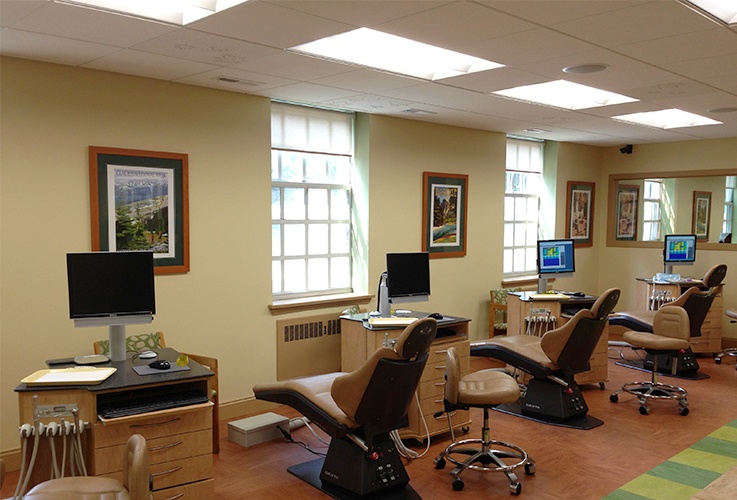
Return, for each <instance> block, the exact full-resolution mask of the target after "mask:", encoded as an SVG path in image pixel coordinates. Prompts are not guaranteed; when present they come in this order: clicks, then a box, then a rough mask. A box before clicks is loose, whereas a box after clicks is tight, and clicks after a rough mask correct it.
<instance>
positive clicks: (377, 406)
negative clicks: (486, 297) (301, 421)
mask: <svg viewBox="0 0 737 500" xmlns="http://www.w3.org/2000/svg"><path fill="white" fill-rule="evenodd" d="M436 331H437V322H436V321H435V320H434V319H432V318H422V319H418V320H417V321H414V322H413V323H412V324H410V325H408V326H407V327H406V328H405V329H404V330H403V332H402V333H401V335H400V336H399V338H398V339H397V341H396V343H395V344H394V345H393V346H385V347H382V348H380V349H378V350H377V351H376V352H374V353H373V354H372V355H371V356H370V357H369V359H368V360H366V362H365V363H364V364H363V365H362V366H361V367H359V368H358V369H357V370H355V371H353V372H350V373H344V372H337V373H329V374H325V375H315V376H309V377H301V378H296V379H291V380H286V381H283V382H274V383H267V384H260V385H257V386H255V387H254V388H253V392H254V394H255V396H256V399H261V400H265V401H272V402H275V403H281V404H286V405H289V406H291V407H292V408H294V409H295V410H297V411H299V412H300V413H301V414H302V415H304V416H305V417H307V418H309V419H310V420H311V421H312V422H313V423H314V424H316V425H317V426H319V427H320V428H321V429H322V430H324V431H325V432H326V433H327V434H328V435H329V436H330V437H331V438H332V439H331V441H330V446H329V447H328V452H327V456H326V457H325V459H324V461H323V459H317V460H314V461H312V462H308V463H306V464H299V465H296V466H292V467H290V468H289V469H288V470H289V472H291V473H293V474H294V475H296V476H297V477H300V478H302V479H304V480H305V481H307V482H309V483H310V484H312V485H313V486H315V487H317V488H319V489H321V490H323V491H325V492H326V493H328V494H330V495H332V496H335V495H337V494H346V493H347V494H348V495H350V496H353V497H364V496H369V495H379V494H393V493H394V492H395V491H398V492H401V490H403V489H404V490H405V492H407V491H411V492H413V491H412V489H411V487H410V486H409V485H408V483H409V476H408V475H407V472H406V470H405V468H404V465H403V463H402V460H401V457H400V456H399V453H398V451H397V449H396V447H395V445H394V443H393V441H392V439H391V437H390V432H391V431H392V430H394V429H400V428H402V427H406V426H407V423H408V420H407V410H408V408H409V405H410V403H411V402H412V401H413V398H414V394H415V391H416V389H417V385H418V383H419V381H420V377H421V376H422V371H423V370H424V368H425V363H426V362H427V357H428V349H429V348H430V344H431V343H432V341H433V340H434V339H435V333H436ZM336 498H342V497H336Z"/></svg>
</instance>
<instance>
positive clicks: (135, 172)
mask: <svg viewBox="0 0 737 500" xmlns="http://www.w3.org/2000/svg"><path fill="white" fill-rule="evenodd" d="M89 161H90V207H91V210H90V217H91V225H92V250H93V251H97V250H103V251H112V252H121V251H131V250H139V251H140V250H150V251H152V252H153V253H154V266H155V267H154V272H155V273H156V274H174V273H186V272H189V201H188V194H189V186H188V179H187V168H188V165H187V163H188V158H187V155H186V154H180V153H163V152H160V151H141V150H135V149H117V148H105V147H98V146H90V148H89Z"/></svg>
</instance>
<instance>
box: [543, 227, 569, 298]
mask: <svg viewBox="0 0 737 500" xmlns="http://www.w3.org/2000/svg"><path fill="white" fill-rule="evenodd" d="M575 271H576V260H575V252H574V250H573V240H572V239H560V240H538V242H537V272H538V281H537V293H545V292H547V291H548V278H569V277H571V276H573V273H574V272H575Z"/></svg>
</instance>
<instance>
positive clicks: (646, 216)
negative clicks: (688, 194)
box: [642, 179, 663, 241]
mask: <svg viewBox="0 0 737 500" xmlns="http://www.w3.org/2000/svg"><path fill="white" fill-rule="evenodd" d="M662 199H663V180H662V179H645V182H644V195H643V206H642V212H643V225H642V239H643V240H644V241H659V240H660V225H661V218H662V217H661V213H662V210H661V208H662V204H661V202H662Z"/></svg>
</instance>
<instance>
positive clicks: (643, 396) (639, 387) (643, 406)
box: [609, 381, 688, 416]
mask: <svg viewBox="0 0 737 500" xmlns="http://www.w3.org/2000/svg"><path fill="white" fill-rule="evenodd" d="M623 392H626V393H629V394H632V395H633V396H637V398H638V399H639V401H640V413H641V414H643V415H647V414H648V413H650V408H648V406H647V402H648V400H650V399H655V400H658V399H675V400H676V401H678V413H679V414H681V415H684V416H685V415H688V399H686V397H687V396H688V392H686V389H684V388H682V387H678V386H675V385H670V384H662V383H660V382H649V381H643V382H628V383H626V384H624V385H623V386H622V388H621V389H619V390H618V391H616V392H615V393H613V394H612V395H611V396H609V400H610V401H611V402H612V403H616V402H617V401H619V394H621V393H623Z"/></svg>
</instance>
